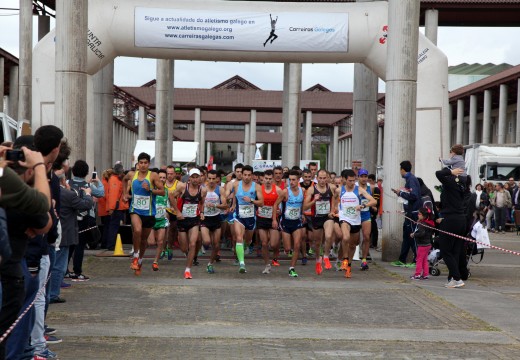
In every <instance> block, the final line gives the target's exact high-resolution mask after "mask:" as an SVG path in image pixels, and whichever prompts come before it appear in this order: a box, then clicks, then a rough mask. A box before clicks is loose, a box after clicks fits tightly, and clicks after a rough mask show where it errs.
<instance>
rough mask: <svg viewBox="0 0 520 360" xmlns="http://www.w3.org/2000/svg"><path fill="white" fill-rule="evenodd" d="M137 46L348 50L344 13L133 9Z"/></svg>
mask: <svg viewBox="0 0 520 360" xmlns="http://www.w3.org/2000/svg"><path fill="white" fill-rule="evenodd" d="M134 21H135V46H137V47H154V48H169V49H208V50H234V51H280V52H287V51H305V52H347V50H348V13H324V12H323V13H320V12H313V13H309V12H301V13H294V12H279V13H271V14H269V13H260V12H244V11H236V12H234V11H211V12H210V11H206V10H189V9H159V8H146V7H136V8H135V19H134Z"/></svg>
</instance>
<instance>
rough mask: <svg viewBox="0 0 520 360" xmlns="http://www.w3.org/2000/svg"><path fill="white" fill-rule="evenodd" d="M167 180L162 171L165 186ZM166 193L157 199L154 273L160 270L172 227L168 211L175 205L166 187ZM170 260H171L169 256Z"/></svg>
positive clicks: (160, 172)
mask: <svg viewBox="0 0 520 360" xmlns="http://www.w3.org/2000/svg"><path fill="white" fill-rule="evenodd" d="M166 178H167V174H166V170H163V169H160V170H159V180H160V181H161V182H162V183H163V184H164V183H166ZM164 192H165V194H164V195H157V196H156V197H155V225H154V226H153V232H154V237H155V243H156V245H157V250H156V251H155V259H154V262H153V264H152V269H153V271H158V270H159V257H160V256H161V253H164V251H163V250H162V249H163V248H164V247H163V245H164V244H163V243H164V238H165V237H166V231H167V229H168V227H169V226H170V223H169V221H168V215H167V213H166V210H168V209H169V208H170V207H171V205H170V204H172V203H173V202H172V200H173V192H171V191H170V190H168V188H167V187H166V186H165V189H164ZM170 251H171V250H170ZM168 259H170V260H171V257H170V255H169V254H168Z"/></svg>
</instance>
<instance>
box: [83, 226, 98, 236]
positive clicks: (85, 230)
mask: <svg viewBox="0 0 520 360" xmlns="http://www.w3.org/2000/svg"><path fill="white" fill-rule="evenodd" d="M97 227H98V226H97V225H96V226H92V227H89V228H86V229H83V230H81V231H78V234H82V233H84V232H87V231H89V230H92V229H95V228H97Z"/></svg>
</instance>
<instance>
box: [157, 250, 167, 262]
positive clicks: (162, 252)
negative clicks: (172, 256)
mask: <svg viewBox="0 0 520 360" xmlns="http://www.w3.org/2000/svg"><path fill="white" fill-rule="evenodd" d="M166 256H167V251H166V250H163V251H161V255H160V256H159V259H160V260H162V259H164V258H165V257H166Z"/></svg>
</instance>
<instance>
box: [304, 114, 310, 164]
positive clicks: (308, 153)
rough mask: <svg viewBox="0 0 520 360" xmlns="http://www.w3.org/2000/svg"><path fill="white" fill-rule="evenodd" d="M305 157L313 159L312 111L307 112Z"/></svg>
mask: <svg viewBox="0 0 520 360" xmlns="http://www.w3.org/2000/svg"><path fill="white" fill-rule="evenodd" d="M304 159H305V160H310V159H312V111H307V112H306V114H305V150H304Z"/></svg>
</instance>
